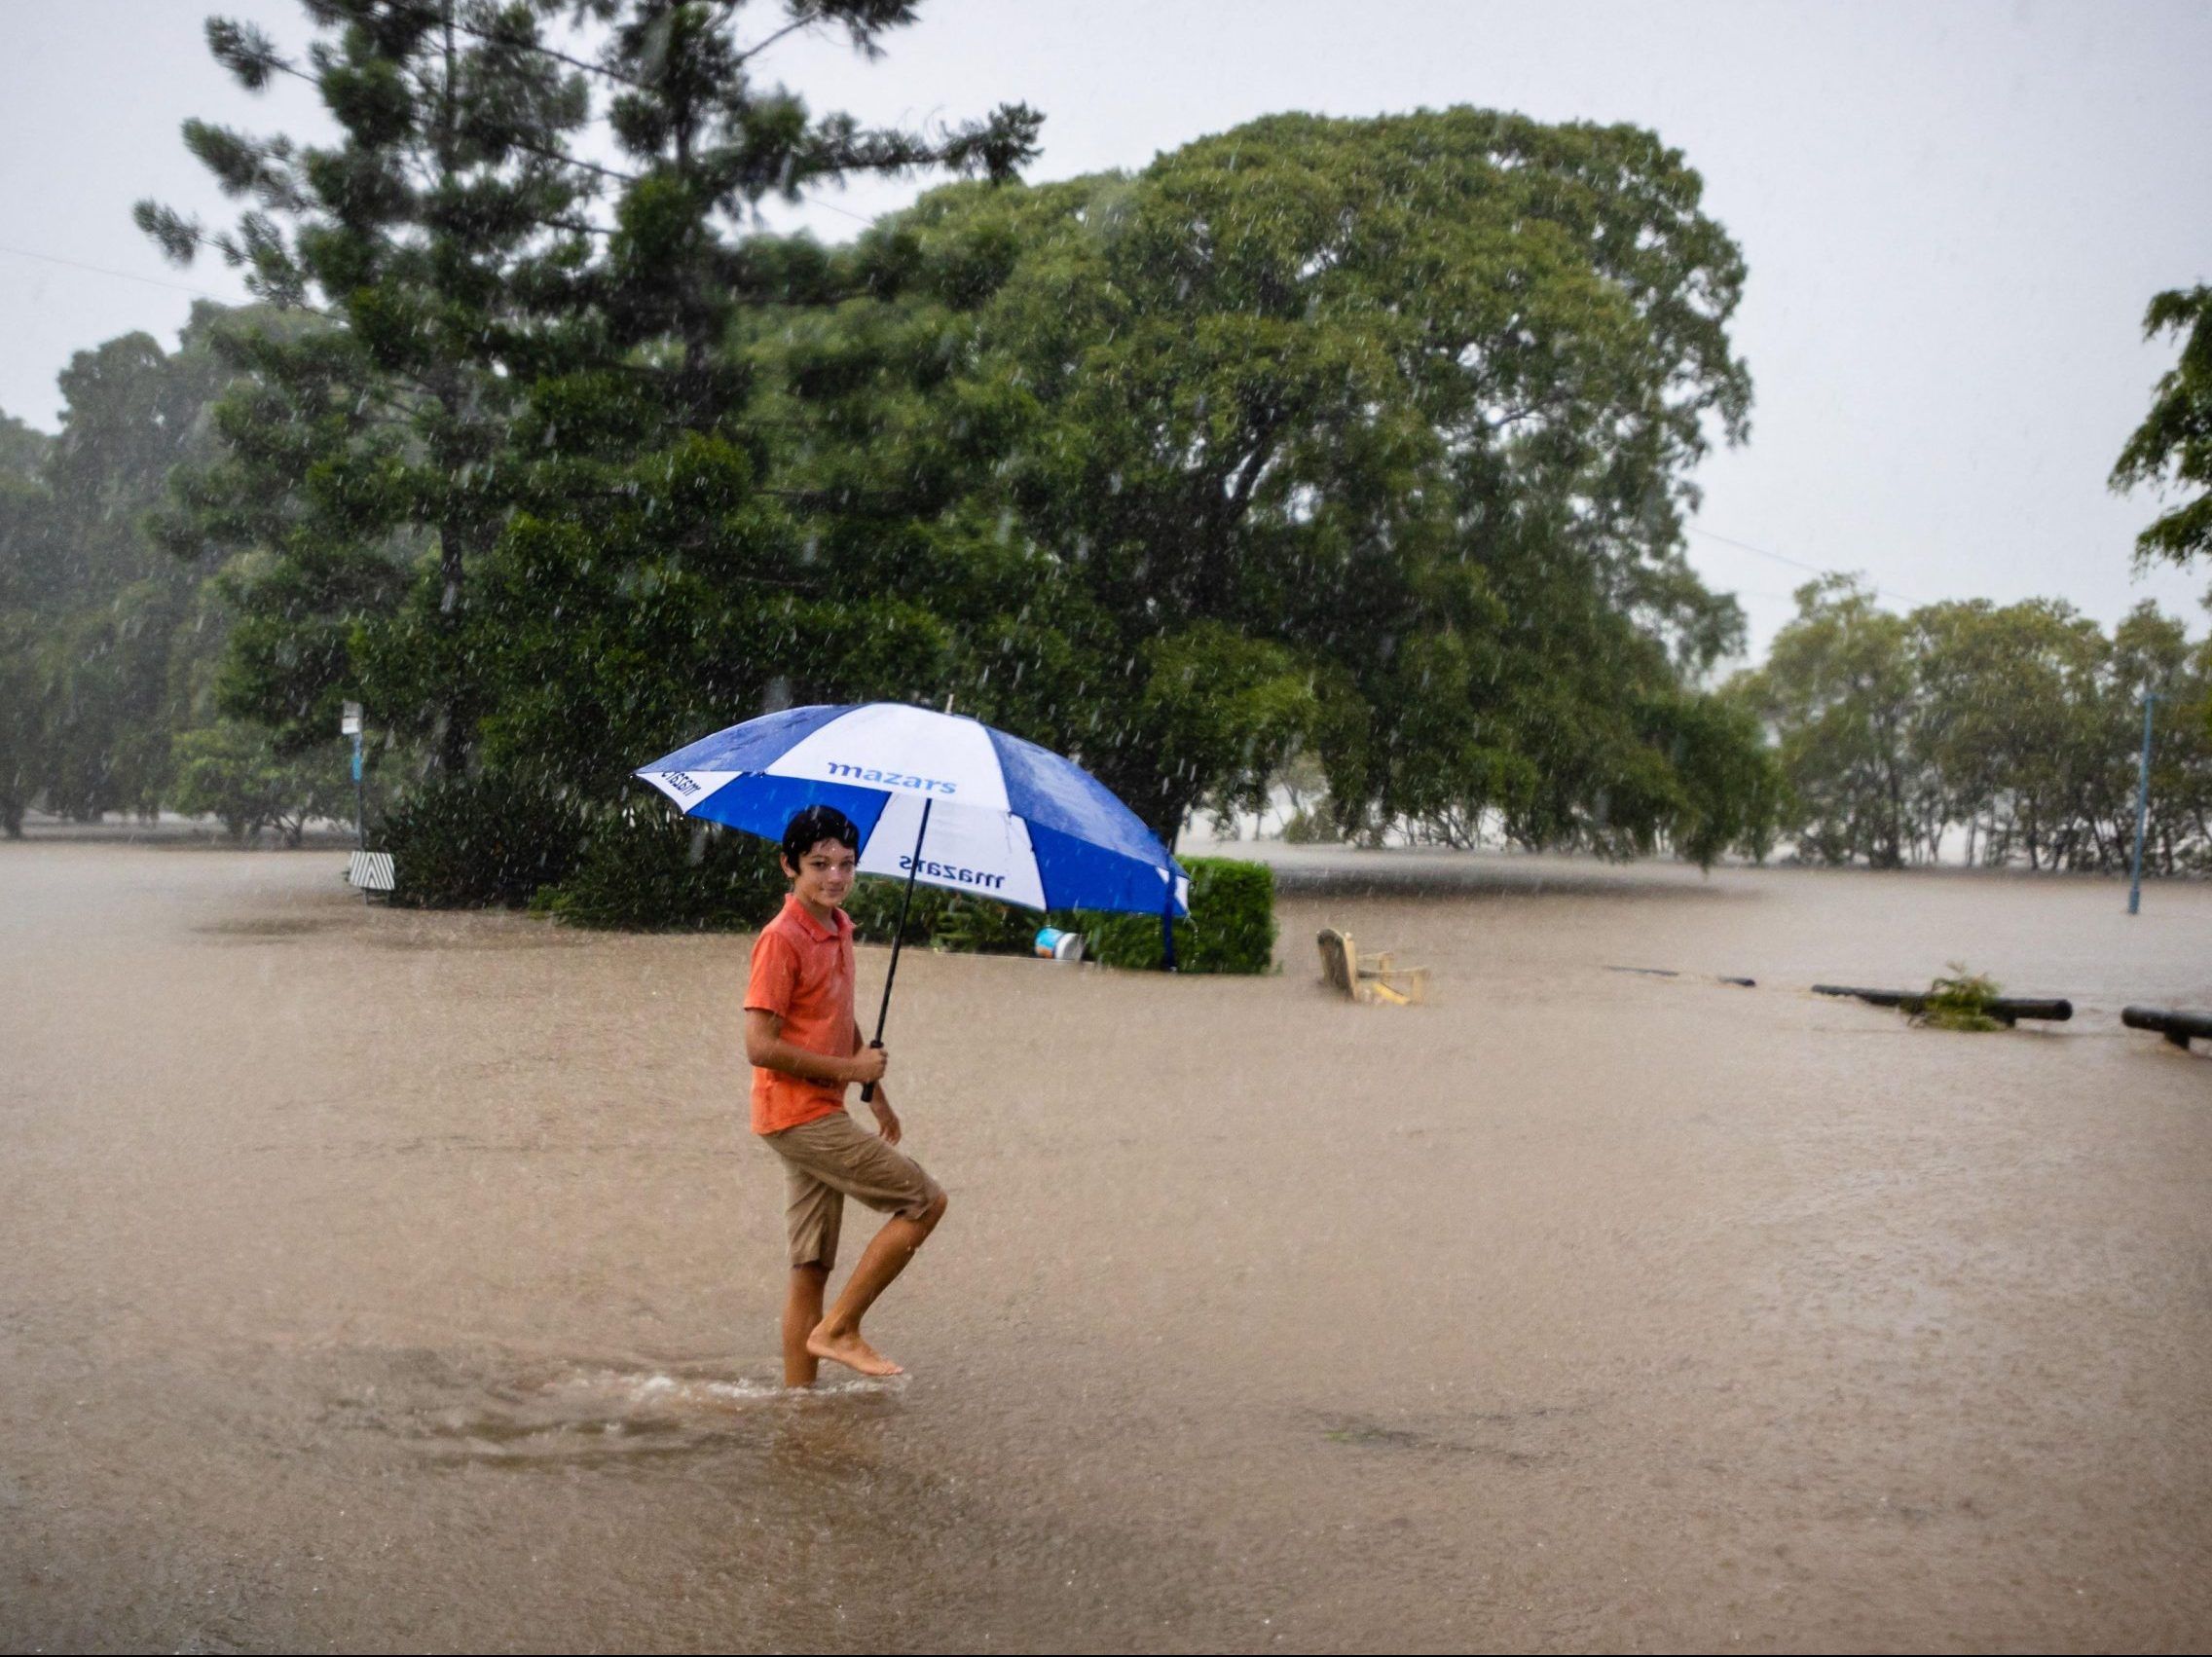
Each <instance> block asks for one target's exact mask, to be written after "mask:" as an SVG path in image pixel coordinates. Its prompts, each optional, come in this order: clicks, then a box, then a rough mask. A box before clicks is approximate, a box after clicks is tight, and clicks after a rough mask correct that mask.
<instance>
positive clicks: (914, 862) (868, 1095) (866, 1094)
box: [861, 799, 933, 1105]
mask: <svg viewBox="0 0 2212 1657" xmlns="http://www.w3.org/2000/svg"><path fill="white" fill-rule="evenodd" d="M932 803H933V802H931V801H930V800H927V799H925V800H923V801H922V826H921V827H920V828H917V829H915V830H914V855H913V857H912V858H911V859H909V860H908V862H907V864H906V895H905V896H904V897H903V898H901V899H900V900H899V925H898V928H897V930H895V931H894V932H893V933H892V934H891V970H890V971H889V972H887V973H885V974H884V975H883V1005H882V1006H881V1007H879V1008H877V1009H876V1010H875V1040H874V1041H872V1042H870V1043H868V1046H869V1047H871V1048H879V1047H881V1046H883V1025H884V1021H885V1020H886V1019H888V1018H889V1017H890V1016H891V985H892V983H893V981H894V980H895V979H897V977H898V976H899V949H900V946H901V945H902V944H903V943H904V942H905V940H906V910H907V909H908V908H909V907H911V906H912V904H913V902H914V876H915V875H917V874H919V873H921V872H922V836H923V835H925V834H927V833H928V832H929V831H930V806H931V804H932ZM874 1097H875V1084H874V1083H872V1082H869V1083H866V1084H864V1085H863V1086H862V1087H861V1103H863V1104H864V1105H865V1104H866V1103H867V1102H868V1101H869V1100H871V1099H873V1098H874Z"/></svg>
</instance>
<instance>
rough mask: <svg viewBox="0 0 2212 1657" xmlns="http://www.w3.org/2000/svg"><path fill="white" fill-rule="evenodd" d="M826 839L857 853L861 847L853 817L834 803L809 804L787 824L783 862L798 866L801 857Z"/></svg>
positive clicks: (859, 834)
mask: <svg viewBox="0 0 2212 1657" xmlns="http://www.w3.org/2000/svg"><path fill="white" fill-rule="evenodd" d="M825 840H834V841H836V842H837V844H839V845H840V846H843V847H844V848H846V850H848V851H850V852H852V853H854V854H855V855H858V854H859V852H860V849H861V831H860V830H859V829H858V828H854V827H853V820H852V819H851V818H849V817H847V816H846V815H845V814H844V813H843V812H841V811H839V810H838V809H837V808H836V807H835V806H833V805H810V806H808V807H807V808H806V809H805V810H804V811H802V812H800V813H799V814H798V815H797V816H796V817H794V818H793V819H792V820H791V821H790V822H789V823H787V824H785V825H784V838H783V841H782V844H783V848H784V862H786V863H787V864H789V865H791V866H792V867H793V868H796V867H798V860H799V859H801V858H803V857H804V856H806V854H807V853H808V852H811V851H812V850H814V848H815V847H817V846H819V845H820V844H822V842H823V841H825Z"/></svg>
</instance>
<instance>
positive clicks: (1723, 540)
mask: <svg viewBox="0 0 2212 1657" xmlns="http://www.w3.org/2000/svg"><path fill="white" fill-rule="evenodd" d="M1686 527H1687V529H1688V530H1689V532H1690V534H1693V535H1703V536H1704V537H1705V538H1706V539H1707V540H1709V541H1718V542H1719V543H1720V544H1721V545H1722V546H1732V547H1734V548H1735V549H1736V550H1737V551H1738V552H1748V553H1750V554H1751V555H1752V556H1753V557H1754V558H1764V559H1769V560H1771V561H1773V562H1774V563H1776V564H1787V565H1788V566H1789V568H1790V569H1792V570H1802V571H1805V573H1806V574H1808V575H1846V574H1849V573H1851V571H1844V570H1824V569H1822V568H1821V567H1820V566H1819V565H1817V564H1807V563H1806V562H1805V561H1804V560H1803V559H1801V558H1791V557H1790V556H1789V555H1788V553H1786V552H1773V551H1770V550H1768V549H1767V548H1766V547H1763V546H1753V545H1751V542H1750V541H1740V540H1737V539H1736V538H1735V537H1734V536H1732V535H1723V534H1714V532H1713V531H1712V530H1707V529H1701V528H1699V527H1698V526H1697V525H1695V524H1690V525H1688V526H1686ZM1874 591H1875V593H1876V594H1878V595H1879V596H1881V597H1882V598H1885V599H1896V600H1897V601H1898V602H1899V604H1908V605H1917V604H1919V603H1920V602H1921V601H1920V600H1918V599H1916V598H1914V597H1913V596H1912V595H1911V594H1910V593H1900V592H1899V591H1898V590H1897V589H1896V588H1894V587H1876V588H1875V589H1874Z"/></svg>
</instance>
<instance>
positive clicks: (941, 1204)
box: [922, 1191, 952, 1230]
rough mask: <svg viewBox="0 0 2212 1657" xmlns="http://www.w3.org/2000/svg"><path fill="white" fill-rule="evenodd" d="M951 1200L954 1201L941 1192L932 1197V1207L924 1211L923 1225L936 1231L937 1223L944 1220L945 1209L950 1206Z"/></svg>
mask: <svg viewBox="0 0 2212 1657" xmlns="http://www.w3.org/2000/svg"><path fill="white" fill-rule="evenodd" d="M951 1200H952V1199H951V1198H950V1197H946V1196H945V1195H944V1193H943V1192H941V1191H940V1192H939V1193H938V1194H937V1195H936V1196H935V1197H931V1198H930V1205H929V1206H928V1207H927V1208H925V1209H923V1210H922V1224H923V1225H925V1226H928V1227H930V1228H932V1229H933V1230H934V1229H935V1228H936V1226H937V1223H938V1222H939V1221H940V1220H941V1219H943V1218H944V1211H945V1208H946V1207H947V1206H948V1205H949V1204H950V1202H951Z"/></svg>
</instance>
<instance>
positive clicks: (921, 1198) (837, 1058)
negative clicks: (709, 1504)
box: [745, 805, 945, 1386]
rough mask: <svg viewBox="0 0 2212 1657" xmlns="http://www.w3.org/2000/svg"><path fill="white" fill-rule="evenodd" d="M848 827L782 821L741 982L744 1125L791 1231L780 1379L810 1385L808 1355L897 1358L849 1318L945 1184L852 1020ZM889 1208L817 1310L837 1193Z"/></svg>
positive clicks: (811, 819)
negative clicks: (777, 853)
mask: <svg viewBox="0 0 2212 1657" xmlns="http://www.w3.org/2000/svg"><path fill="white" fill-rule="evenodd" d="M860 843H861V841H860V831H859V830H858V829H856V828H854V827H853V825H852V821H851V819H849V818H847V817H846V816H845V814H844V813H843V812H841V811H838V810H836V809H835V808H834V807H831V806H827V805H810V806H808V807H807V808H806V809H805V810H804V811H802V812H800V813H799V814H798V815H797V816H796V817H794V818H793V819H792V820H791V823H790V824H789V826H787V827H786V828H785V829H784V838H783V858H784V873H785V874H787V875H788V876H790V877H791V882H792V895H791V896H790V897H789V898H787V899H785V900H784V907H783V911H782V913H780V914H778V915H777V916H776V918H775V919H774V920H772V921H770V922H769V923H768V924H767V926H766V927H764V928H762V929H761V933H760V936H759V938H758V939H756V941H755V942H754V945H753V975H752V977H751V979H750V981H748V982H747V984H746V986H745V1056H746V1057H747V1058H748V1059H750V1060H752V1062H753V1067H754V1069H753V1131H754V1132H755V1133H757V1134H759V1135H760V1136H761V1139H762V1142H763V1143H765V1144H766V1145H767V1147H768V1148H769V1149H770V1150H771V1151H773V1152H775V1153H776V1155H777V1156H778V1157H780V1158H781V1159H782V1160H783V1163H784V1192H785V1204H784V1218H785V1221H786V1224H787V1225H788V1227H789V1229H790V1232H791V1258H792V1281H791V1293H790V1296H789V1298H788V1299H787V1300H786V1301H785V1302H784V1384H785V1385H787V1386H812V1385H813V1384H814V1376H815V1371H816V1369H817V1367H818V1363H819V1360H821V1359H823V1358H830V1359H832V1360H834V1361H835V1362H837V1363H840V1364H845V1365H848V1366H850V1367H851V1368H853V1369H856V1370H859V1371H860V1372H861V1374H863V1375H898V1374H900V1373H902V1372H901V1369H900V1366H899V1365H897V1364H895V1363H893V1362H892V1361H891V1360H890V1359H889V1358H887V1357H885V1356H884V1355H883V1354H882V1353H881V1352H878V1351H877V1350H876V1349H875V1348H874V1347H873V1346H870V1345H869V1344H867V1343H866V1341H864V1340H862V1339H861V1317H862V1315H863V1314H864V1313H866V1310H867V1308H868V1307H871V1306H873V1305H874V1304H875V1298H876V1297H877V1296H878V1295H880V1294H882V1293H883V1291H884V1290H885V1289H887V1288H889V1287H890V1286H891V1280H892V1279H893V1278H894V1277H896V1276H898V1275H899V1273H900V1272H901V1271H902V1270H904V1269H905V1265H906V1262H907V1261H909V1260H911V1259H912V1258H913V1257H914V1250H916V1249H917V1248H920V1247H921V1246H922V1241H923V1239H924V1238H926V1237H927V1236H928V1235H929V1234H930V1233H931V1232H932V1231H934V1230H936V1228H937V1223H938V1222H939V1221H940V1220H941V1219H943V1218H944V1201H945V1199H944V1192H943V1191H942V1190H941V1189H940V1187H939V1185H938V1183H937V1181H935V1180H933V1179H931V1178H930V1176H929V1175H928V1174H926V1173H924V1172H923V1171H922V1165H921V1164H920V1163H919V1162H917V1161H915V1160H913V1159H912V1158H911V1157H908V1156H907V1155H905V1154H904V1153H903V1152H902V1151H900V1150H899V1149H898V1148H897V1147H898V1144H899V1135H900V1125H899V1116H898V1113H897V1112H895V1111H894V1110H892V1108H891V1099H890V1095H889V1094H887V1093H886V1092H885V1091H884V1088H883V1073H884V1070H885V1068H886V1066H887V1064H888V1063H889V1058H888V1055H887V1054H886V1053H885V1052H884V1051H883V1049H881V1048H869V1047H868V1046H867V1045H866V1043H864V1042H863V1041H862V1040H861V1028H860V1025H859V1023H858V1022H856V1021H855V1019H854V1017H853V923H852V920H851V917H849V916H848V915H847V914H846V913H845V911H844V907H843V905H844V902H845V896H846V894H847V893H849V892H851V891H852V889H853V878H854V875H855V873H856V872H857V870H858V867H859V864H860ZM855 1082H863V1083H866V1082H873V1083H874V1084H875V1098H874V1099H873V1100H872V1101H871V1105H872V1108H873V1110H874V1112H875V1125H876V1127H877V1129H878V1131H877V1132H875V1133H869V1132H867V1131H866V1129H864V1128H863V1127H862V1126H861V1125H860V1124H859V1123H856V1122H854V1121H853V1119H852V1116H851V1115H850V1114H849V1113H848V1112H847V1111H846V1109H845V1089H846V1088H847V1087H848V1086H851V1085H852V1084H854V1083H855ZM846 1197H858V1198H859V1199H860V1200H861V1201H863V1202H865V1203H866V1204H867V1205H868V1206H869V1207H870V1208H874V1209H877V1210H880V1211H882V1212H886V1213H888V1214H890V1216H891V1218H890V1219H888V1220H886V1221H885V1222H884V1223H883V1230H881V1231H880V1232H878V1233H876V1234H875V1236H874V1238H873V1239H872V1240H871V1241H870V1242H869V1243H868V1245H867V1247H866V1250H864V1251H863V1252H862V1254H861V1258H860V1264H859V1265H857V1266H855V1267H854V1268H853V1274H852V1276H851V1277H850V1278H848V1279H847V1280H846V1283H845V1292H844V1293H843V1294H841V1295H839V1296H838V1297H837V1304H836V1305H835V1306H833V1307H830V1310H829V1311H828V1312H827V1313H825V1312H824V1311H823V1309H822V1299H823V1290H824V1287H825V1285H826V1284H827V1283H828V1282H829V1280H830V1268H831V1267H832V1266H834V1265H835V1264H836V1262H837V1232H838V1227H839V1225H840V1224H841V1222H842V1221H843V1219H844V1212H845V1198H846Z"/></svg>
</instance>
